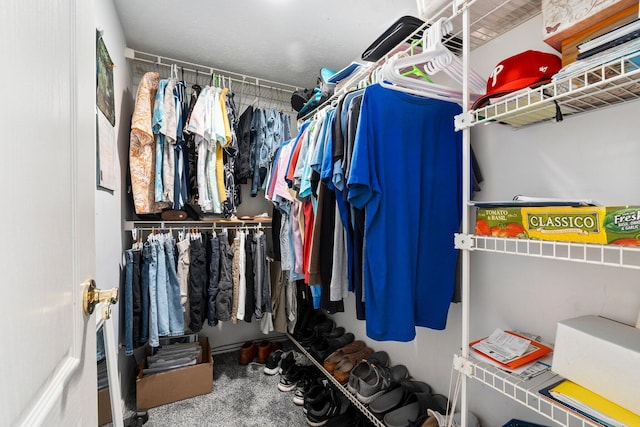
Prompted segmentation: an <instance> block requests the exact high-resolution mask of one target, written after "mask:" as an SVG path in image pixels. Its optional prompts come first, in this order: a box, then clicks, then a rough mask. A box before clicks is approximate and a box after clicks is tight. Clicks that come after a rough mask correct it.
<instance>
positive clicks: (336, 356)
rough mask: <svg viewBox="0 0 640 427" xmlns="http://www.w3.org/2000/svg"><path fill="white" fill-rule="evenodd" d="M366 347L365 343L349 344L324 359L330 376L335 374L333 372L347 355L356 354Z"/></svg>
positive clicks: (355, 342)
mask: <svg viewBox="0 0 640 427" xmlns="http://www.w3.org/2000/svg"><path fill="white" fill-rule="evenodd" d="M365 347H366V345H365V343H364V341H354V342H352V343H350V344H347V345H345V346H344V347H342V348H339V349H338V350H336V351H334V352H333V353H331V354H330V355H329V356H327V358H326V359H324V362H323V366H324V368H325V369H326V370H327V372H329V373H330V374H333V370H334V369H335V367H336V365H337V364H338V363H339V362H340V361H341V360H342V359H343V358H344V357H345V356H346V355H347V354H351V353H356V352H358V351H360V350H362V349H363V348H365Z"/></svg>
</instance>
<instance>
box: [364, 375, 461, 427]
mask: <svg viewBox="0 0 640 427" xmlns="http://www.w3.org/2000/svg"><path fill="white" fill-rule="evenodd" d="M448 405H449V402H448V399H447V397H446V396H444V395H442V394H433V392H432V389H431V386H430V385H429V384H427V383H425V382H422V381H414V380H411V379H403V380H401V381H400V383H399V386H398V387H396V388H394V389H392V390H389V391H387V392H386V393H384V394H381V395H380V396H378V397H377V398H376V399H375V400H373V401H372V402H371V403H370V404H369V411H370V412H371V413H372V414H373V415H375V416H376V417H377V418H379V419H383V421H384V423H385V425H386V426H388V427H405V426H406V425H407V424H409V423H410V422H413V421H415V420H417V419H418V418H420V417H421V416H422V415H423V414H426V413H427V410H429V409H430V410H432V411H436V412H439V413H446V411H447V407H448Z"/></svg>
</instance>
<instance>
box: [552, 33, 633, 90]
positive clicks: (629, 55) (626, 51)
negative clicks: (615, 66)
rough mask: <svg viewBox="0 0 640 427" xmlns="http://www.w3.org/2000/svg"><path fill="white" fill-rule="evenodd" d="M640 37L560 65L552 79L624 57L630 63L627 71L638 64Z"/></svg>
mask: <svg viewBox="0 0 640 427" xmlns="http://www.w3.org/2000/svg"><path fill="white" fill-rule="evenodd" d="M639 52H640V38H637V39H633V40H631V41H628V42H627V43H624V44H621V45H618V46H616V47H614V48H611V49H607V50H605V51H603V52H600V53H596V54H595V55H592V56H590V57H588V58H584V59H579V60H577V61H575V62H572V63H571V64H568V65H567V66H565V67H562V69H561V70H560V71H558V72H557V73H556V74H555V75H554V76H553V77H552V80H553V81H554V82H557V81H559V80H561V79H564V78H567V77H574V76H578V75H582V73H585V72H588V71H589V70H591V69H592V68H595V67H599V66H601V65H604V64H607V63H609V62H613V61H616V60H620V59H621V58H623V57H625V58H626V59H627V60H628V61H629V62H630V63H631V64H629V65H628V66H627V68H628V69H627V70H626V71H627V72H629V71H631V70H633V69H635V68H637V67H638V66H640V53H639Z"/></svg>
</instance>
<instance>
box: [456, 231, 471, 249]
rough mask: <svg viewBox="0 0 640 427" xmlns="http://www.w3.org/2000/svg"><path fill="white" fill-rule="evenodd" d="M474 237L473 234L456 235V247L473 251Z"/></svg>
mask: <svg viewBox="0 0 640 427" xmlns="http://www.w3.org/2000/svg"><path fill="white" fill-rule="evenodd" d="M474 243H475V242H474V241H473V236H472V235H471V234H462V233H455V235H454V246H455V248H456V249H463V250H466V251H472V250H473V248H474Z"/></svg>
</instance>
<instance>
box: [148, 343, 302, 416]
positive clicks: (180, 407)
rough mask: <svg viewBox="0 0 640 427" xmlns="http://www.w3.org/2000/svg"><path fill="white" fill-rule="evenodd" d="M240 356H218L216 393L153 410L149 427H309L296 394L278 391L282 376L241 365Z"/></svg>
mask: <svg viewBox="0 0 640 427" xmlns="http://www.w3.org/2000/svg"><path fill="white" fill-rule="evenodd" d="M238 356H239V352H238V351H235V352H230V353H224V354H219V355H214V357H213V392H211V393H210V394H206V395H202V396H196V397H193V398H190V399H186V400H182V401H179V402H175V403H171V404H168V405H164V406H160V407H157V408H152V409H150V410H149V411H148V413H149V421H147V422H146V423H145V426H149V427H163V426H167V427H169V426H171V427H176V426H215V427H253V426H256V427H258V426H260V427H265V426H268V427H297V426H306V425H307V422H306V420H305V417H304V414H303V413H302V408H301V407H300V406H296V405H295V404H294V403H293V401H292V397H293V392H289V393H283V392H281V391H280V390H278V388H277V384H278V381H279V380H280V376H279V375H273V376H270V375H265V374H264V372H263V368H264V365H260V364H258V363H250V364H249V365H246V366H241V365H239V364H238Z"/></svg>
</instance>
